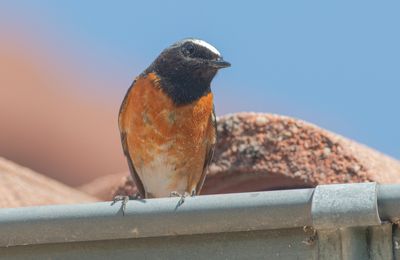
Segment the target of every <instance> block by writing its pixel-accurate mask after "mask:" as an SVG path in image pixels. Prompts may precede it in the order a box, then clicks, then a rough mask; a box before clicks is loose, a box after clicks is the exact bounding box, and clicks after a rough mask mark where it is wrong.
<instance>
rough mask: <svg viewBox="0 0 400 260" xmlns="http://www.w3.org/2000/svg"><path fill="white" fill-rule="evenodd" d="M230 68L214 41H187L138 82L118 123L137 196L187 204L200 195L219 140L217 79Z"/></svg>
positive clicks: (165, 53)
mask: <svg viewBox="0 0 400 260" xmlns="http://www.w3.org/2000/svg"><path fill="white" fill-rule="evenodd" d="M230 66H231V64H230V63H229V62H227V61H225V60H224V59H223V57H222V56H221V53H220V52H219V51H218V50H217V49H216V48H215V47H214V46H213V45H211V44H210V43H208V42H206V41H204V40H200V39H197V38H186V39H183V40H180V41H177V42H175V43H174V44H172V45H171V46H169V47H168V48H166V49H164V50H163V51H162V52H161V54H159V56H158V57H157V58H156V59H155V60H154V61H153V62H152V63H151V64H150V66H149V67H148V68H147V69H145V70H144V71H143V72H142V73H141V74H140V75H139V76H137V77H136V78H135V79H134V81H133V83H132V84H131V86H130V87H129V89H128V91H127V93H126V95H125V97H124V99H123V101H122V104H121V107H120V110H119V116H118V125H119V130H120V135H121V143H122V149H123V152H124V154H125V157H126V159H127V162H128V166H129V170H130V173H131V175H132V178H133V180H134V182H135V184H136V186H137V190H138V193H137V194H136V196H135V197H136V198H141V199H148V198H162V197H170V196H180V197H181V198H183V200H182V202H183V201H184V198H185V197H187V196H195V195H198V194H199V192H200V190H201V188H202V186H203V183H204V179H205V177H206V171H207V167H208V165H209V164H210V162H211V159H212V157H213V153H214V147H215V144H216V140H217V129H216V116H215V109H214V103H213V93H212V91H211V81H212V80H213V78H214V77H215V75H216V74H217V72H218V71H219V70H220V69H222V68H227V67H230ZM115 199H117V200H120V199H121V197H120V196H118V197H116V198H115ZM124 199H126V197H125V198H124ZM125 203H126V201H125Z"/></svg>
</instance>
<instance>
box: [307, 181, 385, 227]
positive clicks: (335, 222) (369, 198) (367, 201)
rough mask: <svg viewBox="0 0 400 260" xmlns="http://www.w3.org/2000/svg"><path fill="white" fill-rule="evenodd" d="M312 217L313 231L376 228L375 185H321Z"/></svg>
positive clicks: (316, 194) (317, 191)
mask: <svg viewBox="0 0 400 260" xmlns="http://www.w3.org/2000/svg"><path fill="white" fill-rule="evenodd" d="M311 215H312V222H313V227H314V228H316V229H332V228H342V227H356V226H371V225H379V224H380V223H381V220H380V218H379V215H378V205H377V189H376V183H373V182H371V183H360V184H358V185H349V184H333V185H320V186H318V187H316V188H315V192H314V196H313V200H312V207H311Z"/></svg>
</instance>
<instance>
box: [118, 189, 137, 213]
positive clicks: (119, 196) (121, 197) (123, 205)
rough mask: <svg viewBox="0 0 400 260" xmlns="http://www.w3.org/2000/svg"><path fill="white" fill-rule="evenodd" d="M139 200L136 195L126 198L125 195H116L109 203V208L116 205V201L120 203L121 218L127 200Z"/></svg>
mask: <svg viewBox="0 0 400 260" xmlns="http://www.w3.org/2000/svg"><path fill="white" fill-rule="evenodd" d="M139 198H140V195H139V194H138V193H136V194H135V195H133V196H127V195H117V196H115V197H114V199H113V201H112V202H111V206H112V205H114V204H115V203H117V202H118V201H121V203H122V204H121V210H122V216H125V210H126V204H127V203H128V201H129V200H137V199H139Z"/></svg>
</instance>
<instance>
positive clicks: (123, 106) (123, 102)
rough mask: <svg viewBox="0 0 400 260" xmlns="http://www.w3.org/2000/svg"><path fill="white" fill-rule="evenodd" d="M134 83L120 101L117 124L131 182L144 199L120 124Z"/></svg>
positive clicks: (143, 191)
mask: <svg viewBox="0 0 400 260" xmlns="http://www.w3.org/2000/svg"><path fill="white" fill-rule="evenodd" d="M135 83H136V80H134V81H133V83H132V85H131V86H130V87H129V89H128V91H127V92H126V94H125V97H124V100H123V101H122V104H121V108H120V109H119V115H118V124H119V131H120V133H121V143H122V149H123V150H124V154H125V156H126V159H127V161H128V165H129V171H130V172H131V175H132V178H133V181H134V182H135V184H136V187H137V189H138V192H139V194H140V196H141V198H145V196H146V192H145V190H144V186H143V183H142V181H141V180H140V178H139V175H138V174H137V172H136V170H135V166H134V165H133V162H132V159H131V156H130V154H129V148H128V141H127V134H126V130H125V127H124V126H123V124H122V121H123V118H124V115H125V109H126V105H127V100H128V98H129V94H130V92H131V90H132V89H133V87H134V86H135Z"/></svg>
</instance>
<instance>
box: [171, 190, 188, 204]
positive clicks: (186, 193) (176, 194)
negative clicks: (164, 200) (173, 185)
mask: <svg viewBox="0 0 400 260" xmlns="http://www.w3.org/2000/svg"><path fill="white" fill-rule="evenodd" d="M170 197H181V199H180V200H179V201H178V205H177V206H178V207H179V206H180V205H182V204H183V203H184V202H185V198H186V197H189V193H188V192H186V191H185V193H183V194H180V193H179V192H177V191H171V193H170Z"/></svg>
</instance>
